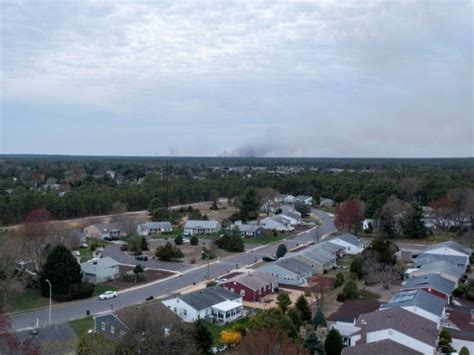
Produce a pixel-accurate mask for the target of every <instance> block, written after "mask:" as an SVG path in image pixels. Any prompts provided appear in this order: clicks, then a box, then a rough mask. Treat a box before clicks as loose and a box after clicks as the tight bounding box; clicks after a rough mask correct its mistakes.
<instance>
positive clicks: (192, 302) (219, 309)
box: [163, 286, 243, 323]
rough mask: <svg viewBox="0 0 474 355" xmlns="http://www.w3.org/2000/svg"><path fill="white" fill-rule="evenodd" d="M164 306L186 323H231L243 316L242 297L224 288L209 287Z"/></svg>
mask: <svg viewBox="0 0 474 355" xmlns="http://www.w3.org/2000/svg"><path fill="white" fill-rule="evenodd" d="M163 304H164V305H165V306H166V307H168V308H169V309H171V310H172V311H173V312H174V313H176V314H177V315H178V316H179V317H180V318H181V319H182V320H184V321H185V322H194V321H195V320H197V319H198V318H201V319H207V320H209V321H211V322H216V323H229V322H232V321H234V320H236V319H238V318H240V317H241V316H242V312H243V305H242V296H240V295H237V294H236V293H234V292H231V291H229V290H226V289H225V288H223V287H220V286H215V287H207V288H204V289H202V290H198V291H194V292H191V293H187V294H184V295H179V296H176V297H173V298H169V299H166V300H163Z"/></svg>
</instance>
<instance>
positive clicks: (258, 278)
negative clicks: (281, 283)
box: [224, 271, 278, 291]
mask: <svg viewBox="0 0 474 355" xmlns="http://www.w3.org/2000/svg"><path fill="white" fill-rule="evenodd" d="M277 279H278V278H277V277H276V276H273V275H269V274H265V273H263V272H258V271H257V272H252V273H246V274H241V275H238V276H235V277H233V278H231V279H229V280H227V281H226V282H224V284H227V283H230V282H233V281H236V282H238V283H240V284H242V285H244V286H247V287H248V288H250V289H251V290H254V291H257V290H260V289H261V288H262V287H265V286H266V285H269V284H271V283H272V282H274V281H276V280H277Z"/></svg>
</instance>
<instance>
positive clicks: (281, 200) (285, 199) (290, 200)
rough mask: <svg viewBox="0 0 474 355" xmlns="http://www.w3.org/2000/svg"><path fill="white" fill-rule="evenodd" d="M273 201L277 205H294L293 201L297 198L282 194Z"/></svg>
mask: <svg viewBox="0 0 474 355" xmlns="http://www.w3.org/2000/svg"><path fill="white" fill-rule="evenodd" d="M273 200H274V201H275V202H277V203H293V201H294V200H295V196H293V195H285V194H281V195H276V196H275V197H274V198H273Z"/></svg>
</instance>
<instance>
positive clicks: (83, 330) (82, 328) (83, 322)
mask: <svg viewBox="0 0 474 355" xmlns="http://www.w3.org/2000/svg"><path fill="white" fill-rule="evenodd" d="M69 325H70V326H71V327H72V329H74V331H75V332H76V335H77V336H78V337H79V338H80V337H81V336H83V335H85V334H87V331H88V330H89V329H93V328H94V319H92V317H86V318H82V319H77V320H73V321H70V322H69Z"/></svg>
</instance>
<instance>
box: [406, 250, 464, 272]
mask: <svg viewBox="0 0 474 355" xmlns="http://www.w3.org/2000/svg"><path fill="white" fill-rule="evenodd" d="M439 261H445V262H447V263H450V264H453V265H455V266H457V267H460V268H462V269H464V270H466V269H467V266H468V265H469V258H468V257H467V256H461V255H441V254H427V253H421V254H419V255H418V256H417V257H416V258H415V263H416V267H417V268H419V267H422V266H423V265H425V264H429V263H435V262H439Z"/></svg>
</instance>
